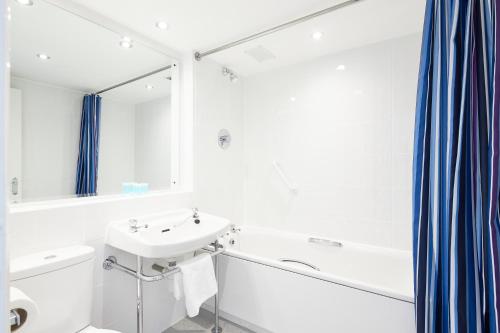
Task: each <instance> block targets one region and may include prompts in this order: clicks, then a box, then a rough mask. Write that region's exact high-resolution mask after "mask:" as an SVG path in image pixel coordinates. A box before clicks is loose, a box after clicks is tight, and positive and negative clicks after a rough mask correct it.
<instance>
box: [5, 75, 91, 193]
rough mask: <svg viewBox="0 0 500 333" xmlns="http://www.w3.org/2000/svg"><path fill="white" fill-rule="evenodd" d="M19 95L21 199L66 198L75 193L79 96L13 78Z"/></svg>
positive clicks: (79, 114)
mask: <svg viewBox="0 0 500 333" xmlns="http://www.w3.org/2000/svg"><path fill="white" fill-rule="evenodd" d="M11 86H12V87H13V88H17V89H20V90H21V91H22V107H23V111H22V113H23V115H22V123H23V126H22V129H23V132H22V145H23V150H22V154H23V170H22V184H23V196H24V198H25V199H27V200H33V199H37V198H50V197H56V198H58V197H61V196H70V195H73V194H74V191H75V177H76V164H77V159H78V140H79V133H80V116H81V109H82V98H83V93H82V92H79V91H74V90H69V89H65V88H61V87H56V86H52V85H47V84H44V83H40V82H34V81H30V80H25V79H20V78H17V77H13V78H12V80H11Z"/></svg>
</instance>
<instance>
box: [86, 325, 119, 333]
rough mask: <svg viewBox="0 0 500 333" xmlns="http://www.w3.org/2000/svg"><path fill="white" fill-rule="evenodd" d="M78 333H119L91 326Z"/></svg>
mask: <svg viewBox="0 0 500 333" xmlns="http://www.w3.org/2000/svg"><path fill="white" fill-rule="evenodd" d="M78 333H120V332H118V331H113V330H105V329H101V328H95V327H92V326H89V327H86V328H84V329H83V330H81V331H80V332H78Z"/></svg>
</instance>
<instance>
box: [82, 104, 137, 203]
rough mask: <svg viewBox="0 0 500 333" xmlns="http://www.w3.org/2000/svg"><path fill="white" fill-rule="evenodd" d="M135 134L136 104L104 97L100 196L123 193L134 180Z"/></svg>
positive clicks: (99, 180) (100, 153) (98, 187)
mask: <svg viewBox="0 0 500 333" xmlns="http://www.w3.org/2000/svg"><path fill="white" fill-rule="evenodd" d="M135 135H136V133H135V107H134V105H131V104H126V103H120V102H117V101H113V100H110V99H107V98H106V97H103V98H102V106H101V139H100V143H99V177H98V179H97V181H98V184H97V191H98V193H99V194H116V193H121V191H122V183H123V182H132V181H134V180H135V157H134V155H135V139H136V136H135ZM74 172H75V173H76V169H75V171H74Z"/></svg>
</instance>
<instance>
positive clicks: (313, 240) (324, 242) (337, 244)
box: [308, 237, 342, 247]
mask: <svg viewBox="0 0 500 333" xmlns="http://www.w3.org/2000/svg"><path fill="white" fill-rule="evenodd" d="M308 242H309V243H314V244H321V245H326V246H335V247H342V243H341V242H338V241H333V240H330V239H326V238H316V237H309V239H308Z"/></svg>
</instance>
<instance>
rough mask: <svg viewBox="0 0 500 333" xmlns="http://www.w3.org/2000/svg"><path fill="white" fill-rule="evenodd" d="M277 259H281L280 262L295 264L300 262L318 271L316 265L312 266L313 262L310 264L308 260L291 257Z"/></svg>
mask: <svg viewBox="0 0 500 333" xmlns="http://www.w3.org/2000/svg"><path fill="white" fill-rule="evenodd" d="M278 261H281V262H291V263H295V264H301V265H304V266H307V267H309V268H312V269H314V270H316V271H319V270H320V269H319V267H317V266H314V265H313V264H310V263H308V262H305V261H301V260H297V259H292V258H279V259H278Z"/></svg>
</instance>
